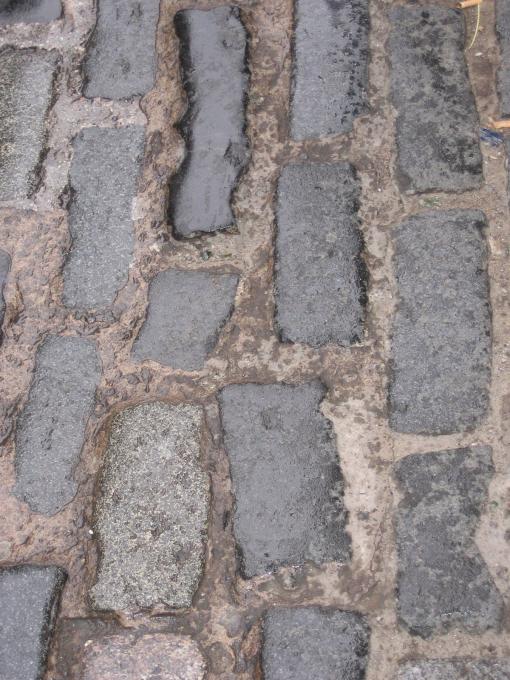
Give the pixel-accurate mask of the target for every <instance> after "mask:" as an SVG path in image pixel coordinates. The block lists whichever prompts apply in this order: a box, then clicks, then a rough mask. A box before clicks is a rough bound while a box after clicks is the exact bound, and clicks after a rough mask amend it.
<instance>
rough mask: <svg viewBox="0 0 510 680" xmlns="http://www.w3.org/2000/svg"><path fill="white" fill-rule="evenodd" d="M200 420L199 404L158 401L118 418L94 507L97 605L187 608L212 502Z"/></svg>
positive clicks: (198, 571) (106, 607)
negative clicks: (203, 460) (96, 542)
mask: <svg viewBox="0 0 510 680" xmlns="http://www.w3.org/2000/svg"><path fill="white" fill-rule="evenodd" d="M202 419H203V415H202V409H201V408H199V407H197V406H187V405H183V406H170V405H168V404H164V403H160V402H155V403H150V404H143V405H141V406H137V407H134V408H130V409H127V410H126V411H124V412H122V413H121V414H119V415H118V416H116V417H115V419H114V421H113V424H112V428H111V433H110V439H109V444H108V448H107V451H106V453H105V458H104V465H103V469H102V472H101V489H100V494H99V497H98V500H97V503H96V508H95V533H96V535H97V537H98V547H99V553H100V561H99V569H98V574H97V582H96V584H95V585H94V587H93V588H92V591H91V600H92V604H93V606H94V608H96V609H100V610H140V609H145V608H150V607H153V606H155V605H157V604H163V605H165V606H167V607H189V606H190V605H191V602H192V598H193V595H194V594H195V591H196V589H197V587H198V584H199V581H200V578H201V575H202V568H203V560H204V544H205V540H206V535H207V516H208V504H209V480H208V476H207V474H206V473H205V472H204V471H203V468H202V463H201V461H200V439H201V427H202ZM155 470H157V474H154V471H155ZM162 565H164V568H163V567H162Z"/></svg>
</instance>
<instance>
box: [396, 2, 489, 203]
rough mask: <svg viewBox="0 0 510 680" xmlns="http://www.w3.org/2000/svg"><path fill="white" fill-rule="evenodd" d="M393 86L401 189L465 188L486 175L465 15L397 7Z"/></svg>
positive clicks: (436, 10)
mask: <svg viewBox="0 0 510 680" xmlns="http://www.w3.org/2000/svg"><path fill="white" fill-rule="evenodd" d="M390 18H391V22H392V32H391V38H390V42H389V50H390V57H391V65H392V72H391V91H392V98H393V102H394V104H395V107H396V108H397V111H398V118H397V148H398V168H399V171H400V179H401V184H402V188H403V189H408V190H411V191H466V190H468V189H476V188H477V187H479V186H480V185H481V183H482V180H483V175H482V156H481V153H480V147H479V142H478V137H479V123H478V114H477V112H476V107H475V101H474V97H473V93H472V91H471V84H470V82H469V76H468V71H467V66H466V62H465V58H464V49H465V31H464V19H463V17H462V14H461V12H460V11H459V10H454V9H446V8H444V7H437V6H429V7H424V6H421V7H405V6H401V7H396V8H394V9H393V10H391V13H390Z"/></svg>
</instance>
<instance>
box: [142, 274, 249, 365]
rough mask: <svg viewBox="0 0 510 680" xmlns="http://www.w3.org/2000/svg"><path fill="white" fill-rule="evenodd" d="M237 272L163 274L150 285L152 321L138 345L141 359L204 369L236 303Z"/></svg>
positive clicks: (146, 322)
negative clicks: (208, 356)
mask: <svg viewBox="0 0 510 680" xmlns="http://www.w3.org/2000/svg"><path fill="white" fill-rule="evenodd" d="M237 282H238V277H237V275H236V274H214V273H210V272H199V271H195V272H189V271H188V272H186V271H177V270H167V271H163V272H160V273H159V274H158V275H157V276H156V277H155V278H154V280H153V281H152V283H151V285H150V289H149V307H148V312H147V319H146V321H145V323H144V325H143V326H142V329H141V331H140V334H139V335H138V338H137V339H136V341H135V344H134V346H133V356H134V357H135V359H137V360H138V361H143V360H144V359H152V360H153V361H159V362H160V363H162V364H168V365H169V366H172V367H173V368H180V369H183V370H186V371H193V370H197V369H200V368H202V366H203V364H204V361H205V360H206V358H207V355H208V354H209V352H211V351H212V350H213V349H214V346H215V345H216V342H217V339H218V334H219V332H220V330H221V327H222V326H223V324H224V323H225V321H226V320H227V319H228V317H229V316H230V313H231V311H232V308H233V305H234V297H235V294H236V288H237Z"/></svg>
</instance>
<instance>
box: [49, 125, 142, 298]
mask: <svg viewBox="0 0 510 680" xmlns="http://www.w3.org/2000/svg"><path fill="white" fill-rule="evenodd" d="M143 147H144V130H143V128H141V127H138V126H134V125H133V126H128V127H123V128H86V129H85V130H82V132H80V134H79V135H78V136H77V137H76V138H75V140H74V144H73V149H74V155H73V160H72V164H71V170H70V177H69V181H70V189H71V203H70V207H69V231H70V234H71V249H70V253H69V255H68V258H67V261H66V263H65V266H64V293H63V301H64V304H65V305H66V306H67V307H73V308H76V309H78V310H88V309H104V308H105V307H108V306H109V305H111V304H112V302H113V300H114V298H115V295H116V293H117V292H118V290H119V289H120V288H121V287H122V286H123V285H124V284H125V283H126V281H127V277H128V269H129V265H130V263H131V259H132V255H133V241H134V236H133V224H132V217H131V215H132V205H133V200H134V198H135V196H136V185H137V178H138V173H139V169H140V162H141V156H142V153H143Z"/></svg>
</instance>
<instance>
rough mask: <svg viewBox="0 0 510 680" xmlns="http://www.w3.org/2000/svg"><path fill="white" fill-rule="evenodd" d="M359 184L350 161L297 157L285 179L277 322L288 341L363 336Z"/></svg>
mask: <svg viewBox="0 0 510 680" xmlns="http://www.w3.org/2000/svg"><path fill="white" fill-rule="evenodd" d="M359 196H360V186H359V182H358V179H357V177H356V173H355V171H354V169H353V168H352V166H351V165H349V164H348V163H335V164H322V163H321V164H312V163H307V164H296V165H289V166H287V167H286V168H284V170H283V172H282V174H281V177H280V181H279V183H278V197H277V221H278V234H277V241H276V257H277V264H276V321H277V325H278V327H279V330H280V333H281V336H282V339H283V340H290V341H292V342H304V343H308V344H310V345H313V346H315V347H317V346H320V345H324V344H326V343H328V342H335V343H338V344H340V345H350V344H352V343H354V342H357V341H359V340H361V338H362V336H363V312H364V303H365V278H366V277H365V268H364V265H363V263H362V260H361V249H362V245H363V244H362V239H361V235H360V232H359V229H358V217H357V211H358V205H359Z"/></svg>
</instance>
